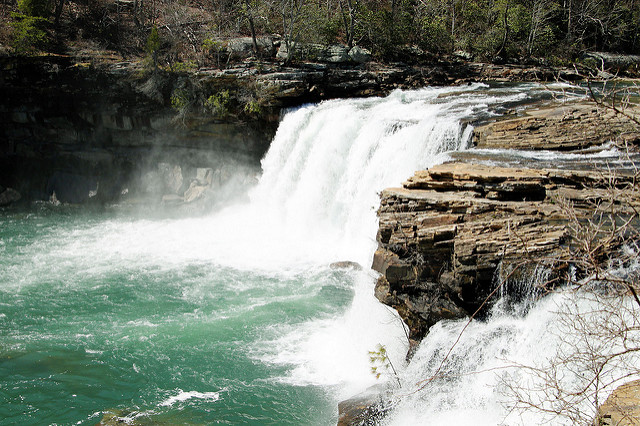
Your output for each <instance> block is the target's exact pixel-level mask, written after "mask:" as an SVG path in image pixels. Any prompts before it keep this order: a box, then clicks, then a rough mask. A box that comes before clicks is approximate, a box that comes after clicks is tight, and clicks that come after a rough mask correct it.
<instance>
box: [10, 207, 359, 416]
mask: <svg viewBox="0 0 640 426" xmlns="http://www.w3.org/2000/svg"><path fill="white" fill-rule="evenodd" d="M176 220H177V219H156V220H148V219H140V218H137V217H136V216H135V215H129V214H127V213H122V212H119V211H118V210H117V209H111V210H106V211H100V212H95V211H94V212H86V211H83V210H80V209H76V208H72V207H64V206H63V207H59V208H53V207H49V206H40V207H39V208H38V209H36V211H31V212H29V213H26V212H12V211H5V212H3V214H1V215H0V241H1V242H0V423H2V424H47V423H49V424H52V423H55V424H95V423H96V422H97V421H99V420H100V419H101V418H102V417H103V415H104V414H105V413H109V412H112V413H117V414H119V415H121V416H125V415H127V414H129V417H128V418H129V419H135V420H136V421H138V422H141V423H167V424H211V423H223V424H224V423H229V424H237V423H260V424H286V423H289V424H328V423H331V422H332V421H334V420H335V418H336V410H337V409H336V406H335V402H336V401H335V395H333V394H332V390H331V387H327V386H324V387H323V386H314V385H304V384H303V385H300V384H298V383H291V382H287V380H283V379H286V377H287V375H288V372H289V371H290V369H291V366H290V365H287V364H286V363H285V364H280V363H275V362H266V361H265V358H268V356H269V354H273V352H274V351H273V347H272V346H273V345H274V344H276V343H277V341H278V339H280V338H282V337H283V336H284V335H286V334H287V333H288V332H290V331H291V330H292V329H294V328H295V327H296V326H297V325H300V324H304V323H305V322H308V321H309V320H310V319H315V318H329V317H333V316H336V315H339V314H340V313H341V312H343V311H345V310H346V309H347V307H348V306H349V304H350V302H351V300H352V298H353V289H352V285H353V279H352V276H351V275H350V273H349V272H348V271H336V270H331V269H329V268H327V267H318V268H312V269H311V270H307V271H305V272H300V273H291V274H289V275H287V276H284V275H278V274H269V273H256V272H250V271H242V270H238V269H234V268H230V267H224V266H219V265H216V264H215V263H211V262H203V261H200V260H194V261H188V260H184V259H182V261H181V262H180V263H177V264H169V265H167V264H164V263H162V262H160V263H158V262H155V261H137V262H134V263H129V262H127V261H126V260H123V261H122V262H120V264H117V263H116V264H111V265H106V264H102V262H100V261H99V260H97V261H96V258H95V257H94V254H93V253H91V248H93V249H95V250H99V249H100V248H99V247H98V242H99V241H100V238H101V235H102V233H104V232H106V231H105V230H106V229H111V232H116V231H114V229H117V228H118V227H119V226H120V225H126V226H128V227H131V226H133V227H136V226H141V227H150V226H160V227H170V226H171V225H172V223H173V224H175V221H176ZM78 238H81V239H85V240H88V241H85V245H83V248H85V249H88V250H86V251H85V250H81V251H75V250H77V248H76V247H75V245H74V244H75V243H76V239H78ZM93 244H96V245H95V246H93V247H92V245H93Z"/></svg>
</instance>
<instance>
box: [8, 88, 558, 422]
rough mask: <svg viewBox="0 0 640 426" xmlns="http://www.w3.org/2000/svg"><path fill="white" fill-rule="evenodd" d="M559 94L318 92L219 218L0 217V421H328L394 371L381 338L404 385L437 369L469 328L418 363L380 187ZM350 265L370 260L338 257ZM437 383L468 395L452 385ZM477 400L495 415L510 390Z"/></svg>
mask: <svg viewBox="0 0 640 426" xmlns="http://www.w3.org/2000/svg"><path fill="white" fill-rule="evenodd" d="M545 96H547V97H548V96H549V95H548V91H547V90H546V89H545V88H542V87H539V86H535V85H513V86H510V85H505V86H500V87H489V86H487V85H483V84H473V85H468V86H464V87H453V88H426V89H421V90H416V91H395V92H393V93H391V94H390V95H389V96H387V97H383V98H369V99H347V100H332V101H326V102H322V103H320V104H317V105H306V106H302V107H300V108H297V109H294V110H291V111H289V112H287V113H286V114H285V115H284V116H283V118H282V120H281V123H280V126H279V129H278V131H277V134H276V136H275V138H274V140H273V143H272V145H271V147H270V149H269V152H268V153H267V154H266V156H265V158H264V159H263V161H262V175H261V176H260V178H259V180H258V181H257V182H256V185H255V186H254V187H253V188H252V190H251V191H250V192H249V194H248V201H246V202H238V203H237V204H234V205H229V206H227V207H225V208H224V209H222V210H220V211H216V212H213V213H211V214H210V215H207V216H202V217H181V218H166V217H164V216H163V217H160V218H157V217H156V218H154V217H151V218H150V217H140V215H139V214H137V213H135V212H134V213H132V212H131V211H130V210H127V209H118V208H114V209H112V210H110V209H106V211H104V212H82V213H79V212H78V211H77V210H76V209H75V207H73V206H64V205H63V206H50V205H45V206H38V207H37V208H36V209H35V211H34V212H32V213H30V214H28V215H23V214H20V213H16V214H10V215H7V216H6V217H5V216H0V253H2V256H0V307H1V308H2V312H0V347H1V348H2V350H0V352H1V353H0V355H2V357H0V358H1V362H0V364H1V365H0V367H2V369H3V370H2V371H3V372H5V373H6V374H5V378H6V383H7V386H6V388H5V390H6V391H7V392H5V393H3V395H0V418H6V419H11V421H13V420H15V422H16V423H29V422H36V423H43V424H46V423H64V424H95V423H96V422H97V421H99V420H100V419H101V418H102V416H103V414H105V413H107V412H113V411H109V410H115V411H116V412H118V413H120V414H119V415H121V416H124V417H120V418H125V419H129V420H131V419H134V418H135V419H140V420H143V421H146V420H147V419H148V420H149V422H151V423H152V422H154V421H156V420H157V422H159V423H163V422H164V423H172V424H185V423H193V422H196V423H198V422H201V423H207V424H211V423H215V422H220V421H222V422H228V423H242V422H247V421H254V422H256V421H263V422H265V423H277V424H284V423H288V424H301V423H311V424H330V423H332V422H334V421H335V418H334V417H333V418H332V416H335V409H336V404H337V402H338V401H340V400H342V399H346V398H349V397H351V396H353V395H354V394H357V393H359V392H361V391H363V390H365V389H366V388H367V387H369V386H371V385H373V384H376V383H378V382H377V381H376V378H375V377H374V376H373V375H372V374H371V371H370V367H371V365H370V362H369V354H368V352H369V351H372V350H375V349H376V348H377V347H378V345H379V344H381V345H384V346H385V348H386V349H387V352H388V354H389V358H390V359H391V360H392V362H393V364H394V365H395V366H396V367H397V368H398V370H399V371H400V374H401V375H402V377H403V382H404V383H405V385H407V386H409V384H410V383H411V379H412V378H413V377H424V376H426V375H428V371H429V370H423V368H427V367H426V366H428V365H429V363H433V361H430V360H431V359H432V358H433V357H434V356H435V355H437V352H438V351H441V350H442V347H445V346H446V345H447V342H449V341H450V340H451V339H452V336H455V334H456V333H457V331H458V330H459V328H460V326H461V325H460V324H459V323H442V324H439V325H437V326H436V327H435V328H434V332H433V333H432V335H430V338H429V339H431V338H432V337H431V336H433V339H434V340H433V343H430V341H431V340H428V341H425V342H424V343H423V344H422V345H421V347H420V349H419V351H418V354H417V355H416V358H415V359H416V360H418V362H416V361H414V363H412V364H411V365H410V366H408V367H407V368H406V369H405V368H404V367H405V366H404V357H405V354H406V351H407V339H406V336H405V332H404V329H403V325H402V324H401V321H400V320H399V318H398V316H397V314H396V313H395V312H392V311H391V310H390V309H389V308H388V307H386V306H384V305H382V304H381V303H379V302H378V301H377V300H376V299H375V297H374V295H373V288H374V283H375V280H376V278H377V276H376V274H375V273H373V272H372V271H370V269H369V267H370V264H371V260H372V255H373V252H374V250H375V248H376V241H375V235H376V228H377V223H376V222H377V219H376V209H377V206H378V205H379V199H378V192H379V191H381V190H383V189H384V188H387V187H397V186H399V185H401V183H402V182H403V181H404V180H406V179H407V178H409V177H410V176H411V175H412V174H413V173H414V172H415V171H416V170H420V169H425V168H428V167H430V166H432V165H434V164H437V163H439V162H442V161H445V160H446V159H447V158H449V154H448V152H450V151H455V150H460V149H465V148H466V147H467V145H468V143H469V138H470V135H471V131H472V124H471V123H473V122H474V121H475V120H482V119H485V118H487V117H491V116H494V115H497V114H500V112H501V111H503V110H504V109H507V108H509V109H512V108H519V107H520V106H521V105H523V104H526V103H527V102H532V101H534V100H536V99H540V98H544V97H545ZM231 180H232V179H231ZM227 189H228V190H231V189H230V188H227ZM344 260H348V261H355V262H358V263H359V264H360V265H362V270H360V271H359V270H356V269H339V270H335V269H332V268H331V267H330V264H331V263H332V262H336V261H344ZM528 312H529V313H528V314H527V315H528V316H529V317H531V316H532V315H535V313H536V312H539V311H538V306H537V305H536V306H533V307H532V308H530V309H529V311H528ZM497 318H499V317H498V316H496V319H497ZM504 318H505V319H504V320H502V321H503V323H505V324H507V325H508V323H509V321H511V322H512V323H514V324H516V325H514V326H513V327H515V328H516V329H517V328H518V327H519V326H517V324H521V321H525V320H520V319H517V318H515V317H508V316H507V317H504ZM519 321H520V322H519ZM534 322H535V321H532V322H531V323H529V324H530V325H529V326H530V327H531V328H532V329H533V328H535V324H534ZM499 324H500V322H493V321H491V322H489V323H486V324H477V325H476V324H474V325H473V327H471V328H472V329H475V327H478V329H477V331H474V332H473V333H476V334H479V335H486V336H487V337H486V338H483V339H484V340H482V341H483V342H487V344H485V345H482V347H481V348H477V349H475V352H474V349H472V348H473V342H471V341H469V342H468V343H464V342H463V344H461V345H460V346H459V349H460V350H462V349H464V348H468V349H467V350H468V352H469V353H475V354H476V355H478V356H481V357H482V358H484V359H486V358H488V357H491V356H494V355H493V354H492V353H491V352H486V351H491V350H496V351H498V349H497V348H498V346H495V349H491V348H494V346H492V345H490V344H489V341H490V340H491V338H492V336H495V335H499V334H500V333H501V332H502V331H501V330H506V329H509V327H511V326H506V325H505V326H504V327H502V328H500V326H499ZM483 327H484V328H483ZM491 327H498V328H497V329H494V330H493V331H492V328H491ZM513 327H512V328H513ZM537 332H538V333H544V332H543V331H542V330H538V331H537ZM473 333H469V334H468V335H469V336H471V335H473ZM483 333H484V334H483ZM514 333H515V332H509V333H506V335H511V336H513V335H514ZM465 334H466V333H465ZM438 336H440V337H439V338H438ZM532 336H534V335H532ZM505 338H506V337H505ZM438 339H440V340H438ZM535 339H536V338H535V337H531V340H532V341H533V340H535ZM483 353H485V355H482V354H483ZM454 356H455V357H456V359H463V358H466V357H468V355H467V354H465V353H464V352H462V353H461V354H460V355H454ZM423 364H424V365H423ZM473 365H481V362H480V361H477V362H476V363H475V364H469V366H468V368H469V371H471V369H473V368H475V367H473ZM464 368H465V369H466V368H467V367H464ZM480 368H485V367H480ZM464 371H466V370H464ZM470 377H471V376H470ZM43 378H45V379H46V380H43ZM478 383H479V384H478V385H477V387H478V388H482V387H483V386H484V385H482V384H480V382H478ZM409 389H410V387H407V388H406V390H407V391H409ZM451 389H466V387H465V386H463V385H461V387H458V388H451ZM97 390H99V391H97ZM436 391H437V392H438V393H437V395H434V398H433V400H434V401H441V402H442V404H443V405H441V407H447V405H446V404H449V406H455V404H454V402H455V401H453V399H455V398H457V395H456V394H455V392H453V391H451V390H449V391H447V390H446V389H445V387H441V388H437V389H435V390H433V392H436ZM452 392H453V393H452ZM420 395H424V393H421V394H416V398H417V399H415V400H413V399H411V398H407V399H404V400H403V402H402V403H401V404H400V405H399V406H398V408H397V409H396V410H395V411H394V412H393V413H392V414H391V416H390V417H389V419H390V421H392V422H395V423H396V424H402V423H403V422H404V419H413V418H412V417H411V414H410V413H411V412H412V410H413V411H415V409H416V408H415V407H416V406H417V407H419V409H418V411H417V412H418V413H422V414H425V415H426V416H427V417H429V416H431V414H428V412H427V411H424V410H426V407H427V406H428V404H427V403H423V401H422V400H420V398H421V396H420ZM460 395H468V394H463V393H460ZM479 395H480V396H478V398H480V399H482V401H483V402H482V404H483V405H482V406H481V410H484V411H483V413H484V412H491V410H492V408H491V407H493V405H491V404H492V402H491V401H492V399H491V398H494V397H493V396H491V395H489V396H486V395H485V394H479ZM483 398H484V399H483ZM463 399H464V398H463ZM471 400H472V399H470V401H471ZM485 400H489V402H486V401H485ZM452 401H453V402H452ZM414 402H415V404H416V405H412V404H413V403H414ZM490 402H491V403H490ZM29 407H36V408H35V409H34V412H32V411H29V410H30V409H31V408H29ZM60 407H65V411H64V412H61V410H60ZM460 407H462V408H460ZM460 407H459V408H460V409H456V410H457V411H456V410H454V411H455V412H456V413H461V410H464V407H465V406H464V405H461V406H460ZM472 408H473V407H470V408H469V410H471V409H472ZM127 413H128V414H127ZM407 413H409V414H407ZM496 415H497V414H496ZM407 416H409V417H407ZM452 418H456V417H455V416H454V417H452Z"/></svg>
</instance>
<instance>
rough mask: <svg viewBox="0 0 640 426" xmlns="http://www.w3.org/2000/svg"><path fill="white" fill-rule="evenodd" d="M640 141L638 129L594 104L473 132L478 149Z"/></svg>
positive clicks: (546, 111)
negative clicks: (617, 140) (616, 140)
mask: <svg viewBox="0 0 640 426" xmlns="http://www.w3.org/2000/svg"><path fill="white" fill-rule="evenodd" d="M615 139H619V140H620V141H627V142H635V141H640V132H639V131H638V127H637V125H635V123H632V122H631V121H630V120H628V119H626V118H625V117H624V116H622V115H619V114H616V113H615V112H614V111H612V110H608V109H602V108H598V107H597V106H596V105H595V104H593V103H573V104H568V105H560V106H556V107H552V108H548V107H545V108H540V109H534V110H529V111H527V113H526V114H525V115H524V116H522V117H516V118H511V119H506V120H499V121H496V122H493V123H489V124H487V125H484V126H480V127H478V128H476V129H475V130H474V142H475V144H476V146H477V147H478V148H512V149H534V150H539V149H545V150H574V149H580V148H586V147H589V146H593V145H601V144H603V143H605V142H609V141H611V140H614V141H615Z"/></svg>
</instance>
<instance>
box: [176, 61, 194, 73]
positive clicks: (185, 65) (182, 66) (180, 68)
mask: <svg viewBox="0 0 640 426" xmlns="http://www.w3.org/2000/svg"><path fill="white" fill-rule="evenodd" d="M196 69H198V64H196V63H195V61H185V62H175V63H173V64H172V65H171V71H173V72H190V71H194V70H196Z"/></svg>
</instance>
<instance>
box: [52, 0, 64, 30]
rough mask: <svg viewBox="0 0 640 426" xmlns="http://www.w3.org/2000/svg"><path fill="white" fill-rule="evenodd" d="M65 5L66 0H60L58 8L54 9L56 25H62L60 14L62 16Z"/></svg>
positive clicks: (57, 4)
mask: <svg viewBox="0 0 640 426" xmlns="http://www.w3.org/2000/svg"><path fill="white" fill-rule="evenodd" d="M63 7H64V0H58V2H57V3H56V10H55V11H54V16H55V20H54V25H55V26H56V27H57V26H58V25H60V16H62V8H63Z"/></svg>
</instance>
